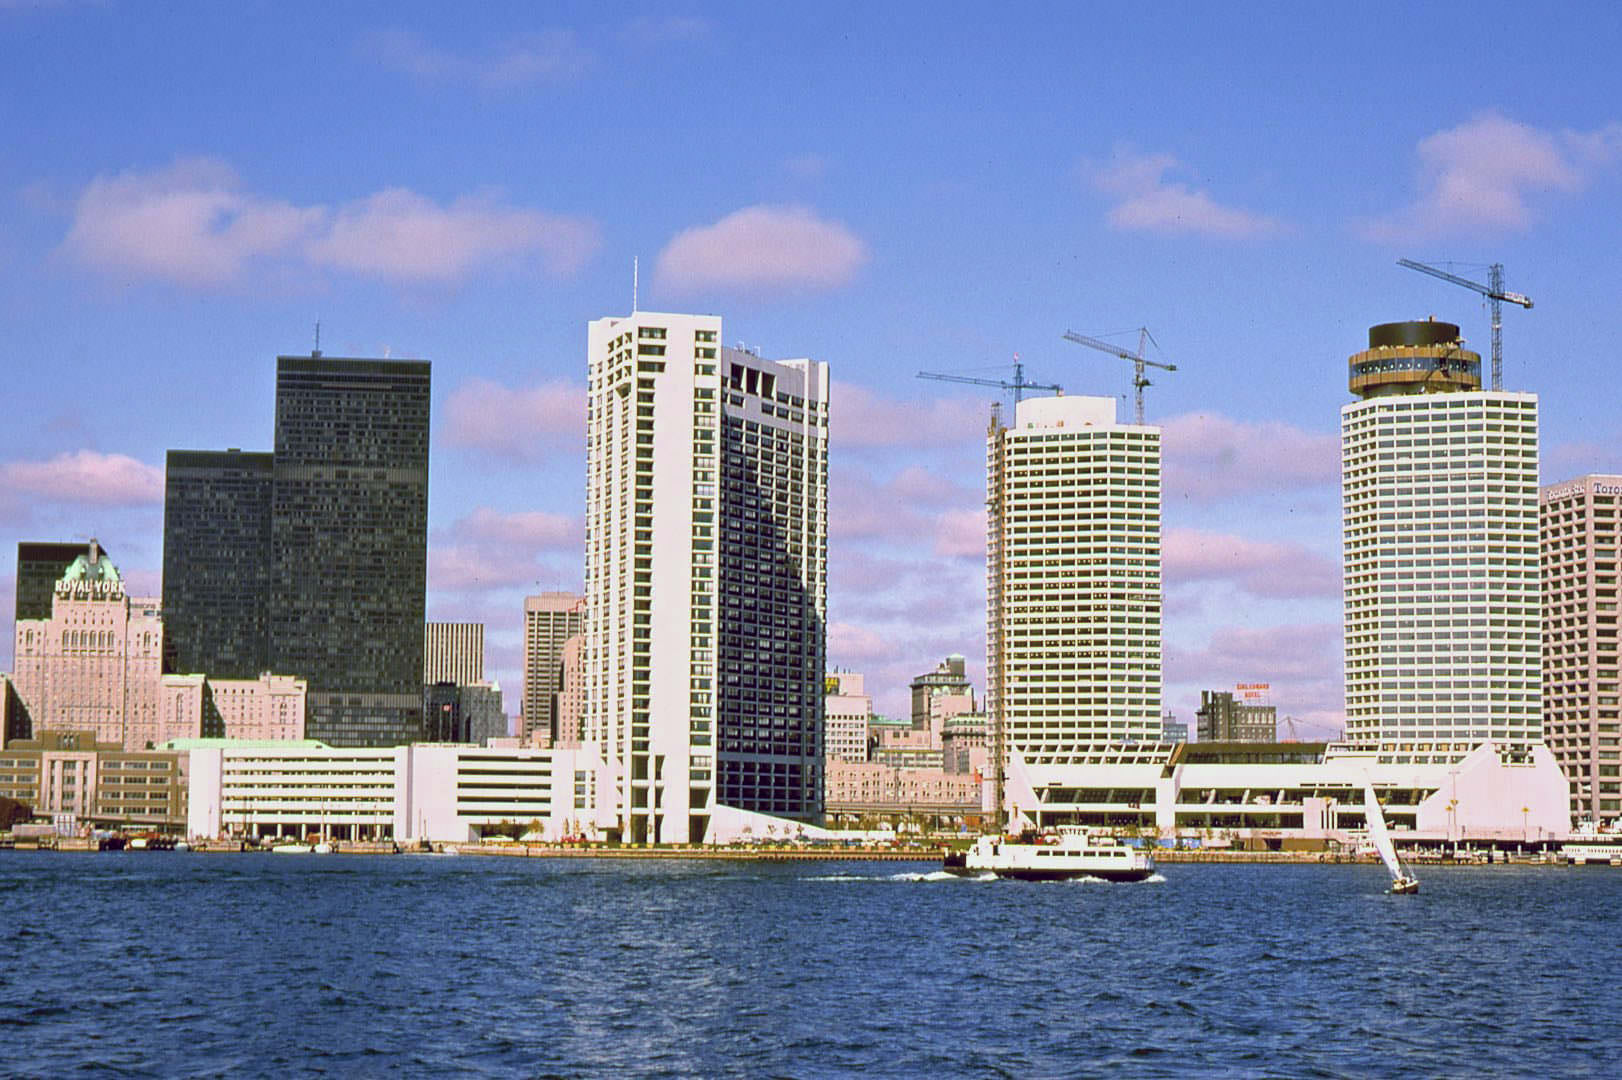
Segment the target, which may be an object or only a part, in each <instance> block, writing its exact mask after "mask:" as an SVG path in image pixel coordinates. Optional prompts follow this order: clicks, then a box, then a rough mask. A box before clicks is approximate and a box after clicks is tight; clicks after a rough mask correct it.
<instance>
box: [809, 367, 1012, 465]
mask: <svg viewBox="0 0 1622 1080" xmlns="http://www.w3.org/2000/svg"><path fill="white" fill-rule="evenodd" d="M991 400H992V398H991V395H990V393H989V392H988V393H987V395H986V397H985V398H983V399H981V400H978V401H977V400H974V399H972V398H939V397H929V398H924V399H922V400H920V399H918V398H895V397H889V396H887V395H884V394H881V393H879V392H877V391H875V390H871V389H869V388H867V387H865V386H860V385H857V384H856V383H847V382H835V383H834V386H833V393H832V395H831V396H830V404H829V410H828V431H829V434H828V439H829V442H830V444H832V445H835V446H837V447H839V448H840V449H841V450H845V449H852V448H854V449H874V448H884V449H890V448H898V449H899V448H907V449H947V448H950V449H954V450H961V449H964V448H965V447H978V446H980V445H983V440H984V439H985V433H986V424H987V422H988V419H989V417H990V404H989V403H990V401H991Z"/></svg>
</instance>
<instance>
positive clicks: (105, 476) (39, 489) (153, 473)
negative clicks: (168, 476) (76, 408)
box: [0, 450, 163, 506]
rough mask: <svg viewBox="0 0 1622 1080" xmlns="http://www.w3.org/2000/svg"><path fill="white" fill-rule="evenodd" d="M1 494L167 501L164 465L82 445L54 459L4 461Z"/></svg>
mask: <svg viewBox="0 0 1622 1080" xmlns="http://www.w3.org/2000/svg"><path fill="white" fill-rule="evenodd" d="M0 493H5V494H10V495H13V496H18V497H23V498H26V499H32V500H36V501H49V502H65V503H81V504H93V505H98V506H149V505H152V504H154V503H162V502H163V470H162V469H161V468H159V467H158V466H156V465H148V464H146V463H145V462H142V461H136V460H135V459H134V458H132V457H127V456H125V455H123V454H102V453H98V452H97V451H95V450H77V451H74V452H72V453H67V454H58V455H57V456H56V457H54V458H51V459H50V460H49V461H12V462H6V463H4V464H0Z"/></svg>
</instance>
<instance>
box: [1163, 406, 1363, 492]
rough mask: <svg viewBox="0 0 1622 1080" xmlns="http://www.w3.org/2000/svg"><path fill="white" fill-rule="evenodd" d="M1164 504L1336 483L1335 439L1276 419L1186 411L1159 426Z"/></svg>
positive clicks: (1337, 454) (1337, 448) (1337, 447)
mask: <svg viewBox="0 0 1622 1080" xmlns="http://www.w3.org/2000/svg"><path fill="white" fill-rule="evenodd" d="M1160 428H1161V432H1162V434H1161V440H1160V442H1161V456H1162V489H1163V497H1164V498H1165V500H1166V501H1167V502H1170V501H1171V500H1173V499H1189V500H1192V501H1195V502H1211V501H1215V500H1218V499H1223V498H1228V497H1230V496H1235V495H1251V494H1270V493H1279V492H1286V491H1300V490H1303V489H1309V488H1322V489H1324V490H1326V491H1327V490H1328V488H1329V486H1330V485H1333V484H1337V483H1338V482H1339V480H1340V439H1339V438H1338V437H1337V436H1335V435H1330V434H1325V433H1320V432H1314V431H1305V430H1303V429H1301V428H1298V427H1295V426H1294V425H1293V424H1287V423H1285V422H1283V421H1279V420H1268V421H1263V422H1261V423H1254V422H1251V421H1245V420H1234V419H1231V418H1230V417H1226V416H1222V415H1220V414H1218V413H1185V414H1184V415H1182V416H1174V417H1172V418H1171V419H1169V420H1167V421H1165V422H1164V423H1162V424H1161V425H1160Z"/></svg>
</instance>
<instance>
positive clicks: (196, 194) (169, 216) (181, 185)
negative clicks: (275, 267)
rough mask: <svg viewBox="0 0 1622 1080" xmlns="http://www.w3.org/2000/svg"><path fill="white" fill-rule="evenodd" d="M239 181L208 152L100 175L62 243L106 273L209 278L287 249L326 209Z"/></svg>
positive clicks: (203, 281) (200, 281)
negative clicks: (260, 192)
mask: <svg viewBox="0 0 1622 1080" xmlns="http://www.w3.org/2000/svg"><path fill="white" fill-rule="evenodd" d="M240 187H241V184H240V181H239V180H238V178H237V175H236V173H235V172H234V171H232V169H231V168H230V166H228V165H226V164H225V163H224V162H221V161H216V160H213V159H210V158H183V159H181V160H179V161H176V162H175V163H174V164H173V165H170V166H168V167H167V168H163V169H159V170H157V171H155V172H151V173H145V174H142V173H135V172H125V173H121V174H120V175H118V176H114V177H98V178H96V179H95V180H92V181H91V182H90V184H89V186H87V187H86V188H85V190H84V192H83V193H82V194H81V195H80V196H79V199H78V202H77V205H76V206H75V208H74V219H73V227H72V229H71V230H70V231H69V232H68V236H67V239H66V240H65V241H64V242H63V245H62V246H63V250H64V251H65V252H67V253H68V254H69V255H71V256H72V257H74V258H76V259H78V260H79V261H80V262H83V263H85V264H86V265H88V266H91V267H94V268H96V269H98V270H103V271H106V272H109V273H125V272H130V271H133V272H136V273H142V274H150V275H153V276H157V277H164V278H169V279H171V280H174V281H177V282H180V283H181V284H185V285H212V284H218V283H220V282H222V281H226V280H229V279H231V278H234V277H236V276H237V275H238V274H239V273H240V272H241V271H242V269H243V265H244V264H245V263H246V262H248V261H249V260H251V259H255V258H263V257H266V256H274V255H283V254H286V253H288V252H290V251H291V250H293V249H294V248H295V246H296V245H297V244H298V243H299V242H300V241H302V240H303V239H304V238H306V237H307V236H309V235H310V234H312V233H313V232H314V230H315V229H316V228H317V227H318V226H319V225H320V223H321V220H322V218H323V216H324V211H322V210H321V209H320V208H319V207H296V206H293V205H292V204H290V203H287V202H283V201H280V200H276V199H266V198H261V197H259V196H255V195H250V194H246V193H244V192H242V191H241V190H240Z"/></svg>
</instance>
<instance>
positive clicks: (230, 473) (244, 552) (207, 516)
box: [163, 450, 275, 679]
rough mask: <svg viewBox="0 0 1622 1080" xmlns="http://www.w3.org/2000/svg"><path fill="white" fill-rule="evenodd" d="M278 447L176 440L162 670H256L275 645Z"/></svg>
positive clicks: (168, 503)
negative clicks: (196, 445) (250, 449)
mask: <svg viewBox="0 0 1622 1080" xmlns="http://www.w3.org/2000/svg"><path fill="white" fill-rule="evenodd" d="M274 461H275V459H274V456H273V455H271V454H265V453H251V454H244V453H243V452H242V451H240V450H227V451H224V452H221V451H217V450H171V451H169V460H168V467H167V470H166V474H165V483H164V499H163V623H164V652H165V656H164V658H163V660H164V670H165V671H171V672H183V673H197V672H201V673H205V674H208V675H212V676H214V677H215V678H219V679H254V678H258V677H259V674H260V673H261V672H264V671H269V670H271V669H272V667H273V665H272V664H271V662H270V648H269V630H268V623H269V617H270V613H269V605H270V508H271V492H272V488H273V483H272V481H273V479H274Z"/></svg>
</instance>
